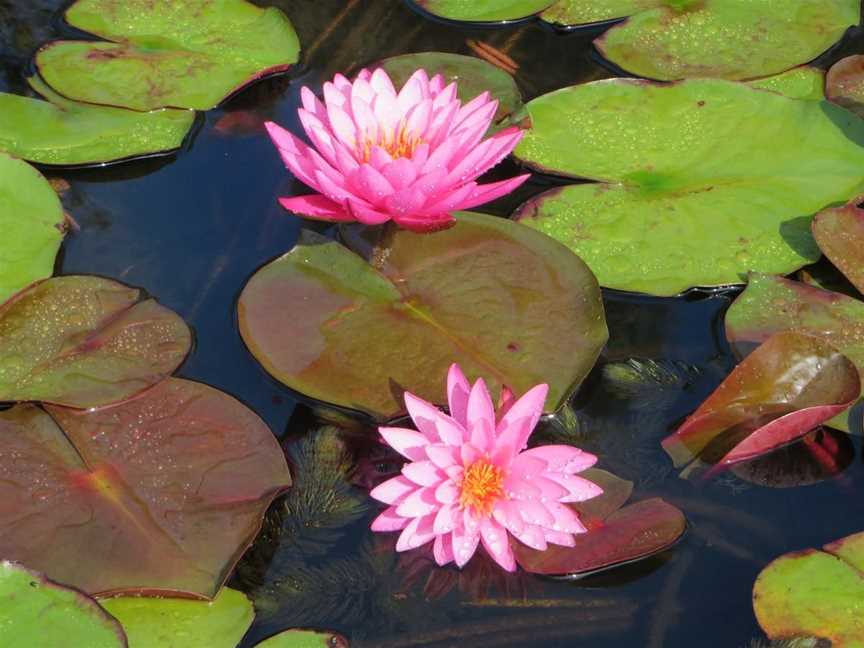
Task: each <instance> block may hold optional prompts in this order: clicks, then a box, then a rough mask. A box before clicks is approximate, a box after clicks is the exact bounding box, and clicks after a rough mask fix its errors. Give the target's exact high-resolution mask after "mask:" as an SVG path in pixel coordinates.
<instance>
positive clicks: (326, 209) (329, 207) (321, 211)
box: [279, 194, 354, 223]
mask: <svg viewBox="0 0 864 648" xmlns="http://www.w3.org/2000/svg"><path fill="white" fill-rule="evenodd" d="M279 204H280V205H282V207H284V208H285V209H287V210H288V211H290V212H292V213H294V214H299V215H301V216H305V217H306V218H314V219H316V220H323V221H332V222H339V223H347V222H350V221H353V220H354V219H353V218H352V217H351V214H349V213H348V212H347V211H345V208H344V207H342V205H340V204H339V203H336V202H333V201H332V200H330V199H329V198H328V197H327V196H321V195H319V194H311V195H309V196H291V197H287V196H286V197H283V198H279Z"/></svg>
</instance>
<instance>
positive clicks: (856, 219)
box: [813, 196, 864, 292]
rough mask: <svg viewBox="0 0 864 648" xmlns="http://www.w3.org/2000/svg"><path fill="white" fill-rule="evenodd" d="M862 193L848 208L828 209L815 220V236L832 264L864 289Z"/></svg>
mask: <svg viewBox="0 0 864 648" xmlns="http://www.w3.org/2000/svg"><path fill="white" fill-rule="evenodd" d="M862 201H864V196H859V197H858V198H856V199H855V200H853V201H852V202H850V203H849V204H847V205H846V206H845V207H836V208H834V209H826V210H824V211H822V212H820V213H819V214H817V215H816V218H814V219H813V237H814V238H815V239H816V243H818V244H819V248H820V249H821V250H822V252H823V253H824V254H825V256H827V257H828V258H829V259H830V260H831V263H833V264H834V265H835V266H837V267H838V268H839V269H840V270H841V271H842V272H843V274H844V275H846V278H847V279H849V281H851V282H852V285H854V286H855V287H856V288H857V289H858V291H859V292H864V210H862V209H859V207H858V205H859V203H861V202H862Z"/></svg>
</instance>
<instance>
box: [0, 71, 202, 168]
mask: <svg viewBox="0 0 864 648" xmlns="http://www.w3.org/2000/svg"><path fill="white" fill-rule="evenodd" d="M29 82H30V85H31V86H32V87H33V89H34V90H36V92H38V93H39V94H41V95H42V96H43V97H45V99H47V101H40V100H38V99H31V98H30V97H22V96H19V95H14V94H7V93H0V150H3V151H6V152H7V153H10V154H12V155H15V156H17V157H20V158H23V159H25V160H30V161H31V162H38V163H40V164H59V165H78V164H92V163H95V162H112V161H115V160H122V159H125V158H132V157H138V156H142V155H154V154H158V153H168V152H171V151H174V150H176V149H178V148H179V147H180V145H181V144H182V143H183V139H184V138H185V137H186V134H187V133H188V132H189V129H190V128H191V127H192V123H193V122H194V121H195V113H194V112H192V111H190V110H172V109H160V110H154V111H152V112H143V113H142V112H137V111H133V110H126V109H123V108H113V107H110V106H94V105H91V104H84V103H80V102H77V101H70V100H69V99H66V98H65V97H62V96H60V95H58V94H57V93H56V92H54V91H53V90H52V89H51V88H49V87H48V86H47V85H45V83H44V81H42V80H41V79H40V78H39V77H31V78H30V79H29Z"/></svg>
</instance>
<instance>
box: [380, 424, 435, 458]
mask: <svg viewBox="0 0 864 648" xmlns="http://www.w3.org/2000/svg"><path fill="white" fill-rule="evenodd" d="M378 432H379V433H380V434H381V436H382V437H384V440H385V441H386V442H387V444H388V445H389V446H390V447H391V448H393V449H394V450H395V451H396V452H398V453H399V454H401V455H402V456H403V457H407V458H408V459H410V460H411V461H423V460H424V459H426V453H425V452H424V450H423V448H424V446H426V444H427V443H429V440H428V439H427V438H426V437H425V436H424V435H422V434H420V433H419V432H417V431H416V430H408V429H406V428H395V427H379V428H378Z"/></svg>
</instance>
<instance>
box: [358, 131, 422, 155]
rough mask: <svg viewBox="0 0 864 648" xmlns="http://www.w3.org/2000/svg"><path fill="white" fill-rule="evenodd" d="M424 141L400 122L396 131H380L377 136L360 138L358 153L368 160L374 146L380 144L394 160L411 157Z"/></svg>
mask: <svg viewBox="0 0 864 648" xmlns="http://www.w3.org/2000/svg"><path fill="white" fill-rule="evenodd" d="M422 143H423V139H422V138H421V137H419V136H418V135H417V134H416V133H414V132H412V131H409V130H407V129H406V128H405V124H404V123H400V124H399V126H398V127H397V128H396V130H395V131H386V132H379V133H378V134H377V136H376V137H366V138H365V139H363V140H360V142H359V144H358V153H359V155H360V159H361V161H362V162H368V161H369V159H370V158H371V157H372V148H373V147H375V146H380V147H381V148H382V149H384V150H385V151H387V153H389V154H390V157H392V158H393V159H394V160H395V159H397V158H410V157H412V156H413V155H414V151H416V150H417V147H418V146H420V145H421V144H422Z"/></svg>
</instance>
